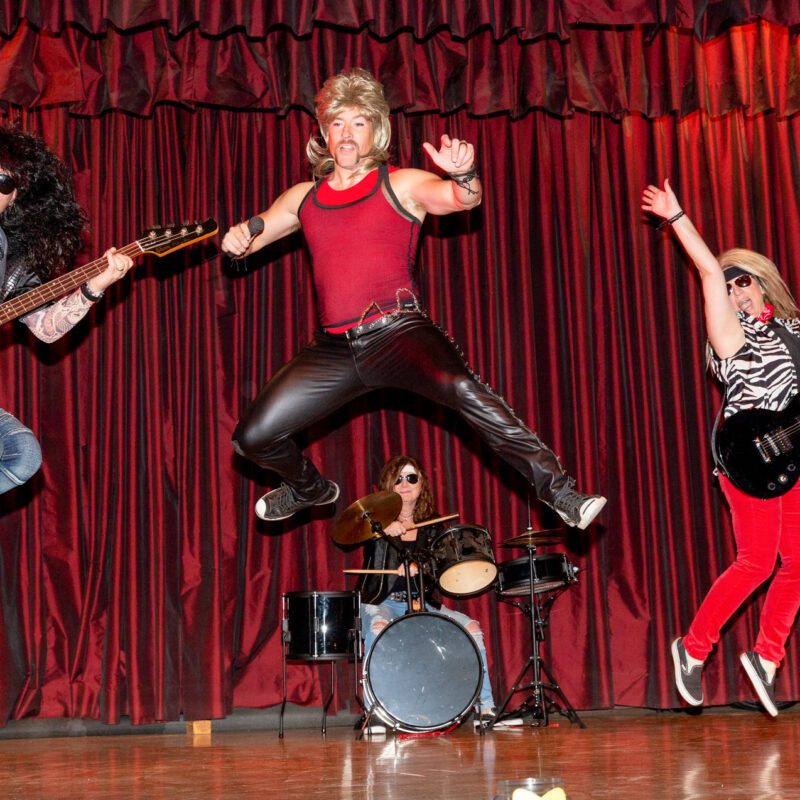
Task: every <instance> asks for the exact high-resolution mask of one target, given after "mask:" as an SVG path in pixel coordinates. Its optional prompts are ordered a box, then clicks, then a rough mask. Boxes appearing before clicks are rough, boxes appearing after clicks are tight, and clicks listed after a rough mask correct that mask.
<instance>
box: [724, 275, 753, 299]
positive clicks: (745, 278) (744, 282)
mask: <svg viewBox="0 0 800 800" xmlns="http://www.w3.org/2000/svg"><path fill="white" fill-rule="evenodd" d="M752 282H753V276H752V275H740V276H739V277H738V278H734V279H733V280H732V281H731V282H730V283H729V284H728V294H733V284H734V283H735V284H736V285H737V286H738V287H739V288H740V289H746V288H747V287H748V286H749V285H750V284H751V283H752Z"/></svg>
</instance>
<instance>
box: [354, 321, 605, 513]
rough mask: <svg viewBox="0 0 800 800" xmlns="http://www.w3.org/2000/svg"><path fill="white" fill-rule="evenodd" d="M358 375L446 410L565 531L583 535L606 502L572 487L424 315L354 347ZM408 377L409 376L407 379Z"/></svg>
mask: <svg viewBox="0 0 800 800" xmlns="http://www.w3.org/2000/svg"><path fill="white" fill-rule="evenodd" d="M353 353H354V356H355V359H356V364H357V368H358V371H359V375H360V376H361V377H362V379H363V380H364V382H365V383H366V384H367V385H368V386H369V387H370V388H373V387H375V388H377V387H379V386H398V387H402V388H406V389H411V390H412V391H414V392H417V393H418V394H421V395H423V396H425V397H428V398H430V399H431V400H434V401H435V402H437V403H441V404H442V405H445V406H447V407H448V408H452V409H453V410H454V411H456V412H458V413H459V414H460V415H461V416H462V417H464V419H465V420H466V421H467V422H468V423H469V424H470V425H471V426H472V427H473V428H474V429H475V431H477V433H478V434H479V435H480V436H481V437H482V438H483V439H484V440H485V441H486V442H487V444H488V445H489V446H490V447H491V448H492V449H493V450H494V451H495V452H496V453H497V454H498V455H499V456H500V457H501V458H503V460H505V461H507V462H508V463H509V464H511V466H513V467H515V468H516V469H517V470H518V471H519V472H520V473H521V474H522V475H523V476H524V477H525V478H526V479H527V480H528V481H529V482H530V483H531V484H532V485H533V486H534V488H535V489H536V493H537V495H538V496H539V498H540V499H541V500H542V501H543V502H545V503H547V504H548V505H549V506H551V507H552V508H553V509H555V511H557V512H558V514H559V515H560V516H561V517H562V519H564V520H565V521H566V522H567V523H569V524H570V525H575V526H577V527H579V528H585V527H586V526H587V525H588V524H589V523H590V522H591V521H592V520H593V519H594V518H595V517H596V516H597V514H599V513H600V511H601V510H602V508H603V506H605V503H606V500H605V498H604V497H600V496H598V495H586V494H582V493H581V492H578V491H576V490H575V488H574V481H573V479H572V478H570V477H569V476H568V475H567V474H566V473H565V472H564V470H563V469H562V467H561V464H560V462H559V460H558V457H557V456H556V454H555V453H554V452H553V451H552V450H551V449H550V448H549V447H547V445H545V444H544V443H543V442H542V441H541V439H539V437H538V436H537V435H536V434H535V433H534V432H533V431H532V430H530V428H528V427H527V426H526V425H525V424H524V423H523V422H522V421H521V420H520V419H519V418H518V417H517V416H516V414H514V412H513V411H512V410H511V408H510V407H509V406H508V404H507V403H506V401H505V400H503V398H502V397H500V395H498V394H497V393H496V392H494V391H493V390H492V389H491V388H490V387H489V386H487V385H486V384H485V383H482V382H481V381H480V380H479V379H478V378H477V377H476V376H475V375H474V373H473V372H472V370H470V368H469V366H468V365H467V363H466V361H465V360H464V358H463V356H462V355H461V354H460V353H459V351H458V350H457V349H456V347H455V345H454V344H453V343H452V342H451V341H450V339H448V337H447V336H446V335H445V334H444V333H443V332H442V331H441V330H440V329H439V328H438V327H437V326H436V325H434V324H433V322H431V321H430V320H429V319H428V318H427V317H426V316H424V315H422V314H408V315H405V316H404V317H402V318H401V319H400V320H399V321H398V322H395V323H393V324H392V325H387V326H386V327H385V328H384V329H382V330H378V331H375V332H374V333H370V334H368V335H367V336H363V337H361V338H359V339H356V340H355V341H354V342H353ZM407 376H412V377H411V380H410V381H408V380H407Z"/></svg>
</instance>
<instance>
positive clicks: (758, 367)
mask: <svg viewBox="0 0 800 800" xmlns="http://www.w3.org/2000/svg"><path fill="white" fill-rule="evenodd" d="M737 316H738V317H739V321H740V323H741V325H742V330H744V340H745V341H744V344H743V345H742V346H741V348H740V349H739V350H738V351H737V352H736V353H734V354H733V355H732V356H730V358H719V356H717V354H716V353H715V352H714V350H713V348H712V350H711V371H712V372H713V373H714V376H715V377H716V378H717V379H719V380H720V381H722V383H724V384H725V386H726V396H725V412H724V418H725V419H727V418H728V417H730V416H733V414H735V413H736V412H737V411H742V410H743V409H745V408H763V409H766V410H768V411H782V410H783V409H784V408H785V407H786V406H787V405H788V403H789V400H790V399H791V398H792V397H793V396H794V395H796V394H797V388H798V378H797V370H796V369H795V366H794V362H793V360H792V357H791V355H790V353H789V351H788V350H787V349H786V345H784V343H783V342H782V341H781V340H780V338H779V337H778V336H777V334H775V333H774V332H773V331H771V330H770V327H769V325H767V324H765V323H763V322H759V321H758V320H757V319H756V318H755V317H751V316H748V315H747V314H745V313H744V312H743V311H739V312H737ZM774 321H775V322H777V323H778V324H780V325H783V326H784V327H785V328H787V329H788V330H789V331H790V332H791V333H793V334H795V335H796V336H800V319H780V320H778V319H776V320H774Z"/></svg>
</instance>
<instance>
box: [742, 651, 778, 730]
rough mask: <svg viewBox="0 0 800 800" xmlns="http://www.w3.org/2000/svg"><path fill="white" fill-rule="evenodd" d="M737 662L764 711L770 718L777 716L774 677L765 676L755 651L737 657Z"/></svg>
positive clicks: (765, 673)
mask: <svg viewBox="0 0 800 800" xmlns="http://www.w3.org/2000/svg"><path fill="white" fill-rule="evenodd" d="M739 661H741V662H742V666H743V667H744V671H745V672H746V673H747V677H748V678H750V683H752V684H753V688H754V689H755V690H756V694H757V695H758V699H759V700H760V701H761V705H762V706H764V710H765V711H766V712H767V714H769V715H770V716H771V717H777V716H778V707H777V706H776V705H775V676H774V675H773V676H772V677H771V678H770V676H769V675H767V671H766V670H765V669H764V667H762V666H761V659H760V658H759V657H758V653H756V652H755V650H748V651H747V652H746V653H742V654H741V655H740V656H739Z"/></svg>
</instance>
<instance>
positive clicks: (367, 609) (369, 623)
mask: <svg viewBox="0 0 800 800" xmlns="http://www.w3.org/2000/svg"><path fill="white" fill-rule="evenodd" d="M407 608H408V606H407V604H406V603H405V602H402V603H401V602H400V601H398V600H393V599H392V598H391V597H387V598H386V599H385V600H384V601H383V602H382V603H381V604H380V605H378V606H375V605H371V604H370V603H362V604H361V633H362V634H363V637H364V663H366V660H367V655H368V654H369V651H370V650H371V649H372V645H373V644H375V639H377V637H378V634H379V633H380V632H381V630H382V629H383V628H384V627H385V626H381V627H379V629H378V630H377V631H375V630H373V625H375V624H379V623H380V622H382V621H383V622H385V623H386V624H387V625H388V624H389V623H390V622H391V621H392V620H393V619H397V618H398V617H402V616H403V614H405V613H406V610H407ZM425 608H426V610H428V611H433V612H434V613H439V614H441V615H442V616H443V617H449V618H450V619H452V620H454V621H455V622H457V623H458V624H459V625H461V626H462V627H464V628H466V627H467V626H468V625H470V624H474V625H478V623H477V621H476V620H474V619H471V618H470V617H468V616H467V615H466V614H462V613H460V612H459V611H453V609H452V608H448V607H447V606H444V605H443V606H442V607H441V608H438V609H437V608H434V607H433V606H431V605H430V604H428V603H426V604H425ZM467 633H469V634H470V636H472V639H473V640H474V642H475V644H476V645H477V647H478V652H479V653H480V656H481V663H482V664H483V682H482V683H481V694H480V704H481V711H484V712H485V711H488V710H489V709H491V708H494V697H493V696H492V684H491V682H490V681H489V667H488V665H487V664H486V645H485V644H484V642H483V631H480V628H479V632H478V633H477V634H475V633H472V632H471V631H469V630H467Z"/></svg>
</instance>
